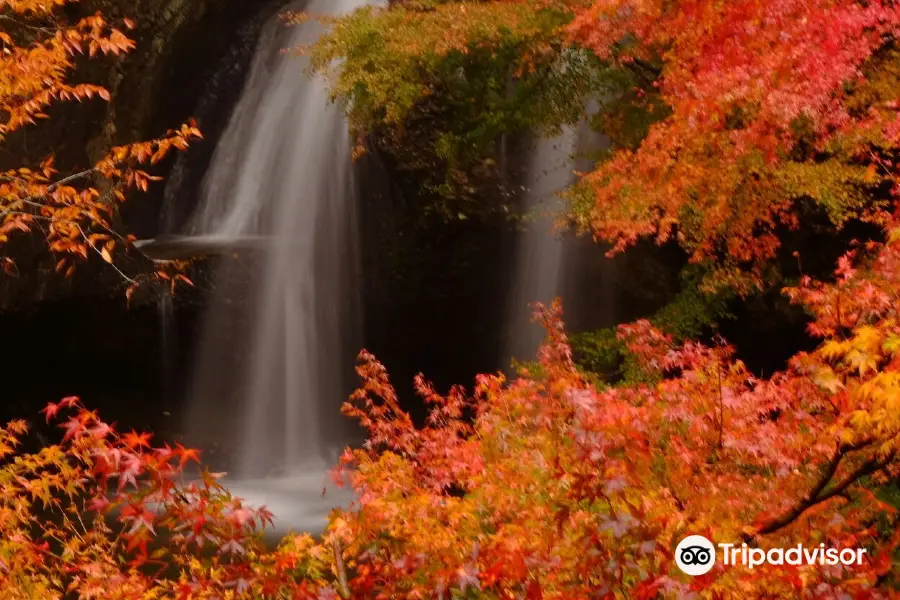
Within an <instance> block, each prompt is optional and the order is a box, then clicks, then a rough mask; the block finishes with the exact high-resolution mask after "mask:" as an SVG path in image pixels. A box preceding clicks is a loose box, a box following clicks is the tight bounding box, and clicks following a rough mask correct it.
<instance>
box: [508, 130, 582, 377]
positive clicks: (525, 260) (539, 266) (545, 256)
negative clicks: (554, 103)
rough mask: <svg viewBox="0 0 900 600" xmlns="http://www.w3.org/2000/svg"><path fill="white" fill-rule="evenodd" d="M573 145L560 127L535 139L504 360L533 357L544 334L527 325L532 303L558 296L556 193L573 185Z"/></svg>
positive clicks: (572, 133)
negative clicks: (545, 136) (555, 132)
mask: <svg viewBox="0 0 900 600" xmlns="http://www.w3.org/2000/svg"><path fill="white" fill-rule="evenodd" d="M577 144H578V129H577V128H575V127H564V128H563V130H562V132H560V134H559V135H557V136H556V137H553V138H540V139H538V140H537V141H536V145H535V148H534V149H533V151H532V153H531V157H530V159H529V160H528V168H527V169H526V172H525V173H526V181H525V195H524V198H523V208H524V211H525V214H526V223H525V228H524V230H523V231H521V232H520V233H519V236H518V239H517V242H516V255H515V272H514V276H513V287H512V293H511V301H510V302H511V305H510V311H509V315H510V317H509V332H510V336H509V339H508V343H507V348H506V350H505V355H506V357H507V359H508V358H509V357H515V358H517V359H520V360H530V359H532V358H534V356H535V352H536V351H537V349H538V346H539V345H540V342H541V340H542V339H543V337H544V332H543V330H542V329H541V327H540V326H539V325H538V324H536V323H532V322H531V319H532V316H533V312H534V311H533V310H532V308H531V304H532V303H534V302H543V303H545V304H547V303H549V302H551V301H552V300H553V299H554V298H555V297H557V296H558V295H559V294H560V291H561V283H562V275H563V262H564V256H565V246H566V243H565V239H564V238H563V235H562V233H561V232H559V231H557V228H556V227H555V221H556V219H557V218H558V216H559V214H560V212H561V211H562V209H563V200H562V198H561V197H560V192H562V191H563V190H564V189H565V188H566V187H568V186H569V185H571V184H572V183H574V181H575V174H574V169H575V164H574V158H573V155H574V153H575V150H576V146H577Z"/></svg>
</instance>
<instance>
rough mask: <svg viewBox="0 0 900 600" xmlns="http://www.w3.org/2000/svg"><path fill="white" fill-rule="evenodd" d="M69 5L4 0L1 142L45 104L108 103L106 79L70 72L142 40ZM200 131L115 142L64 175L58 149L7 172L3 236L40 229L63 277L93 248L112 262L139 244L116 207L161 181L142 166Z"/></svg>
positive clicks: (1, 184)
mask: <svg viewBox="0 0 900 600" xmlns="http://www.w3.org/2000/svg"><path fill="white" fill-rule="evenodd" d="M64 4H67V2H65V0H55V1H54V2H43V1H40V0H0V25H2V28H0V142H3V141H5V140H7V138H9V137H10V136H11V135H12V134H14V133H15V132H17V131H18V130H19V129H21V128H23V127H26V126H29V125H35V124H37V122H38V121H40V120H42V119H48V118H50V117H49V115H48V114H47V111H49V110H50V109H51V107H52V105H53V104H55V103H58V102H64V101H78V102H86V101H90V100H91V99H92V98H96V99H99V100H101V101H109V100H110V95H109V92H108V91H107V90H106V89H105V88H103V87H102V86H98V85H93V84H88V83H81V84H72V83H70V82H69V77H70V76H71V75H72V73H73V71H74V69H75V67H76V59H77V57H79V56H81V55H86V56H88V57H94V56H97V55H111V56H117V55H122V54H125V53H127V52H129V51H130V50H132V49H133V48H134V42H133V41H132V40H130V39H129V38H128V37H127V36H126V35H125V34H124V33H123V31H122V29H125V30H127V29H130V28H132V27H133V24H132V23H131V22H130V21H128V20H124V21H123V22H122V23H120V24H113V23H109V22H107V21H106V20H104V19H103V17H102V16H100V15H99V14H97V15H94V16H89V17H85V18H83V19H81V20H79V21H77V22H67V21H66V20H65V18H64V17H62V16H61V15H60V14H59V13H60V10H59V9H60V8H61V7H62V6H63V5H64ZM199 137H200V132H199V131H198V130H197V129H196V127H194V126H193V125H192V124H186V125H183V126H181V127H180V128H179V129H177V130H173V131H170V132H168V134H167V135H166V136H165V137H162V138H159V139H157V140H152V141H149V142H141V143H137V144H133V145H128V146H118V147H114V148H111V149H110V151H109V153H108V155H107V156H105V157H103V158H102V159H101V160H99V161H98V162H97V164H95V165H94V166H93V167H91V168H87V169H84V170H81V171H78V172H74V173H66V174H62V173H59V172H57V170H56V169H55V168H54V164H55V161H54V157H53V156H49V157H47V158H46V159H45V160H44V161H43V162H42V163H41V164H39V165H30V166H29V165H22V166H20V167H17V168H14V169H11V170H8V171H5V172H0V243H4V242H6V241H7V240H8V239H9V238H10V236H12V235H13V234H15V233H17V232H19V233H21V232H30V231H35V230H36V231H39V232H41V233H42V234H43V236H44V237H45V239H46V242H47V244H48V247H49V250H50V251H51V252H53V253H54V254H55V255H56V256H57V258H58V262H57V265H56V270H57V272H59V273H61V274H63V275H65V276H70V275H71V274H72V272H73V270H74V268H75V265H76V263H77V262H78V261H81V260H87V259H88V257H89V256H91V255H95V256H97V257H99V258H102V260H104V261H106V262H107V263H110V264H111V265H114V254H115V252H116V250H117V249H120V250H121V249H123V248H127V247H128V246H129V245H130V243H131V242H132V241H133V238H131V237H130V236H128V235H126V234H124V233H122V232H119V231H117V230H116V229H115V228H114V227H113V225H112V223H113V221H114V215H115V213H116V210H117V205H118V204H119V203H121V202H125V200H126V193H127V191H128V190H129V189H135V190H143V191H147V188H148V185H149V183H150V182H151V181H154V180H158V179H159V177H157V176H153V175H151V174H150V173H148V172H147V171H145V170H144V168H143V167H142V165H149V164H154V163H157V162H159V161H160V160H162V159H163V158H164V157H165V156H166V155H167V154H169V152H171V151H172V150H176V149H177V150H185V149H187V147H188V143H189V142H190V141H191V140H192V139H195V138H199ZM3 261H4V268H5V269H6V271H7V272H8V273H9V274H15V272H16V267H15V263H14V262H13V260H12V259H11V258H8V257H6V258H4V259H3ZM120 273H121V275H122V276H123V277H124V278H125V279H126V280H128V281H129V282H130V283H137V280H136V278H133V277H130V276H128V275H126V274H125V273H123V272H120ZM163 274H164V275H165V273H163ZM154 276H155V274H151V277H154ZM166 276H167V277H168V275H166ZM176 276H177V275H176Z"/></svg>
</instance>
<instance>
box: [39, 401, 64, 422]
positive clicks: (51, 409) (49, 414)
mask: <svg viewBox="0 0 900 600" xmlns="http://www.w3.org/2000/svg"><path fill="white" fill-rule="evenodd" d="M60 408H62V406H61V405H59V404H54V403H53V402H48V403H47V406H46V407H44V408H43V409H41V412H42V413H43V414H44V416H45V417H46V419H47V423H49V422H50V419H53V418H55V417H56V415H57V413H58V412H59V409H60Z"/></svg>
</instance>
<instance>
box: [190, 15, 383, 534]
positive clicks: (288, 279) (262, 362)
mask: <svg viewBox="0 0 900 600" xmlns="http://www.w3.org/2000/svg"><path fill="white" fill-rule="evenodd" d="M366 4H369V2H366V1H365V0H311V1H310V2H308V3H306V5H305V6H299V7H298V8H301V9H304V10H306V11H308V12H310V13H315V14H342V13H346V12H349V11H352V10H353V9H356V8H358V7H361V6H364V5H366ZM320 33H321V26H320V25H319V24H318V23H317V22H315V21H309V22H306V23H304V24H302V25H298V26H293V27H286V26H285V25H284V23H283V21H282V20H281V19H280V17H277V18H275V19H273V20H272V22H270V23H269V24H268V25H267V26H266V27H265V28H264V30H263V32H262V35H261V38H260V41H259V43H258V46H257V50H256V55H255V57H254V60H253V63H252V66H251V72H250V75H249V77H248V79H247V81H246V84H245V87H244V90H243V93H242V96H241V99H240V100H239V102H238V104H237V106H236V108H235V110H234V112H233V114H232V116H231V120H230V121H229V125H228V127H227V129H226V130H225V133H224V134H223V137H222V139H221V140H220V141H219V143H218V145H217V147H216V150H215V153H214V155H213V158H212V162H211V164H210V167H209V170H208V172H207V174H206V177H205V179H204V183H203V187H202V195H201V198H200V202H199V205H198V208H197V210H196V211H195V214H194V215H193V217H192V219H191V220H190V222H189V224H188V226H187V230H186V231H185V232H184V234H185V235H187V236H190V238H192V239H194V240H199V241H203V242H204V243H209V241H210V240H213V241H216V243H218V244H219V245H220V246H223V247H229V248H230V247H232V246H233V247H234V248H241V249H246V248H247V246H248V244H246V243H245V242H246V241H247V240H252V241H253V243H252V244H250V246H251V247H252V248H251V250H250V251H248V252H237V251H234V252H231V251H229V252H223V253H222V256H221V257H220V259H219V262H218V270H217V271H216V272H215V274H214V276H213V279H214V281H215V284H214V287H213V291H212V294H211V299H210V306H209V308H208V309H207V310H208V312H207V315H206V320H205V325H204V332H203V334H202V338H201V340H200V344H199V348H198V351H197V364H196V367H195V376H194V384H193V388H192V391H191V400H190V401H191V409H190V414H189V426H188V439H189V440H190V441H191V442H192V443H195V444H197V443H198V442H199V443H200V444H201V445H204V446H206V447H211V446H217V447H219V448H224V450H223V451H222V454H224V455H226V456H227V462H226V463H225V468H226V469H228V470H229V472H230V474H231V475H230V477H232V479H231V481H232V482H235V481H236V482H237V483H236V484H235V485H234V486H232V489H233V491H235V493H237V494H238V495H244V496H250V499H251V500H253V499H254V494H256V495H257V496H258V495H259V494H263V495H265V494H268V497H265V498H263V499H264V500H265V502H266V503H267V504H269V505H270V507H271V508H273V510H274V512H275V513H276V517H280V516H283V515H280V514H279V512H278V510H275V509H274V507H273V506H272V497H273V496H279V497H281V496H283V497H285V505H286V506H288V505H291V506H293V505H297V504H303V503H304V502H306V501H307V500H309V499H310V498H315V497H316V496H318V495H320V494H321V491H322V484H323V481H324V479H323V477H322V476H321V474H322V473H323V472H324V470H325V468H326V467H327V466H330V465H331V464H333V461H334V458H335V456H336V452H338V451H340V450H341V449H343V447H344V445H345V444H346V443H347V442H348V437H347V434H346V432H345V431H346V430H344V429H342V428H343V427H344V425H343V423H344V417H343V416H342V415H341V414H340V405H341V402H342V401H343V400H344V399H345V398H346V396H347V392H348V391H349V390H348V389H347V387H348V386H347V384H348V381H350V378H351V377H352V367H353V355H354V353H355V352H356V351H357V350H358V348H359V346H358V345H356V344H354V343H353V339H352V336H353V333H354V331H356V330H358V320H357V315H358V313H359V310H358V302H357V299H356V296H355V292H354V282H355V280H356V279H357V273H356V268H357V266H356V264H357V257H356V238H357V235H356V231H355V227H356V223H355V207H354V205H355V185H354V178H353V169H352V165H351V157H350V146H349V144H350V139H349V133H348V130H347V123H346V119H345V117H344V115H343V113H342V111H341V108H340V107H339V106H335V105H333V104H332V103H330V101H329V95H328V89H327V82H325V81H324V80H323V79H322V78H320V77H317V78H310V77H307V76H306V75H305V73H304V68H305V67H306V66H307V65H308V60H307V59H305V58H298V57H295V56H291V55H286V54H285V53H284V52H283V51H282V50H283V49H284V48H292V47H295V46H297V45H299V44H308V43H311V42H313V41H314V40H315V39H316V36H318V35H320ZM342 432H344V433H342ZM311 473H312V475H310V474H311ZM292 477H293V479H291V478H292ZM310 477H312V479H310ZM288 480H290V481H293V482H294V484H292V485H287V484H286V483H285V482H286V481H288ZM310 481H313V482H314V483H312V484H311V487H312V488H313V490H314V491H313V493H312V495H310V496H308V497H306V498H305V499H304V498H303V497H300V498H298V496H297V493H296V491H297V490H296V488H298V486H299V487H302V488H304V490H305V491H309V489H308V488H310V485H308V484H309V482H310ZM241 482H243V483H241ZM248 482H252V483H248ZM260 482H269V483H260ZM284 490H293V491H292V492H291V493H290V494H287V492H285V491H284ZM302 491H303V490H301V492H302ZM286 494H287V495H286ZM309 501H310V502H314V500H309ZM276 503H277V498H276ZM327 508H329V507H324V510H327ZM288 510H292V509H290V508H289V509H288ZM322 516H324V514H318V517H319V518H321V517H322ZM291 525H292V526H297V525H298V523H296V522H291ZM299 525H300V526H306V525H305V524H303V523H300V524H299Z"/></svg>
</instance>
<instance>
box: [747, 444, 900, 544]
mask: <svg viewBox="0 0 900 600" xmlns="http://www.w3.org/2000/svg"><path fill="white" fill-rule="evenodd" d="M872 443H873V440H871V439H866V440H863V441H861V442H858V443H856V444H852V445H847V446H841V447H839V448H838V450H837V452H835V455H834V456H833V457H832V459H831V460H830V461H829V462H828V464H827V465H826V466H825V470H824V471H823V472H822V475H821V477H819V480H818V481H817V482H816V484H815V485H814V486H813V487H812V489H811V490H810V491H809V493H807V494H806V496H805V497H804V498H803V500H801V501H800V502H799V503H797V504H796V505H795V506H794V507H792V508H791V509H790V510H788V511H787V512H785V513H783V514H782V515H781V516H779V517H777V518H775V519H772V520H771V521H769V522H768V523H766V524H765V525H763V526H762V527H760V528H759V529H757V530H756V532H755V533H752V534H751V533H744V534H742V535H741V539H742V541H744V542H750V541H751V540H754V539H756V538H757V537H759V536H761V535H767V534H769V533H774V532H776V531H778V530H779V529H782V528H784V527H786V526H788V525H790V524H791V523H793V522H794V521H795V520H796V519H797V518H799V517H800V516H801V515H802V514H803V513H805V512H806V511H807V510H809V509H810V508H812V507H813V506H816V505H817V504H821V503H822V502H826V501H828V500H831V499H832V498H834V497H835V496H839V495H841V494H843V493H844V492H845V491H846V489H847V488H848V487H850V486H851V485H853V484H854V483H856V482H857V481H859V479H860V478H862V477H865V476H866V475H871V474H872V473H875V472H877V471H879V470H881V469H883V468H884V467H886V466H887V465H888V464H889V463H890V462H891V461H893V460H894V458H895V457H896V455H897V452H896V451H894V452H891V453H890V454H888V456H886V457H885V458H884V459H881V460H879V459H877V458H875V457H872V458H869V459H868V460H866V461H865V462H863V463H862V464H861V465H859V466H858V467H857V468H856V469H854V470H853V471H851V472H850V473H849V474H848V475H847V476H846V477H844V479H842V480H841V481H840V483H838V484H836V485H834V486H833V487H830V488H829V487H828V486H829V484H830V483H831V481H832V479H833V478H834V476H835V474H836V473H837V470H838V467H839V466H840V464H841V461H843V459H844V458H845V457H846V456H847V455H848V454H849V453H850V452H853V451H856V450H860V449H862V448H864V447H866V446H868V445H870V444H872ZM826 490H827V491H826Z"/></svg>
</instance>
